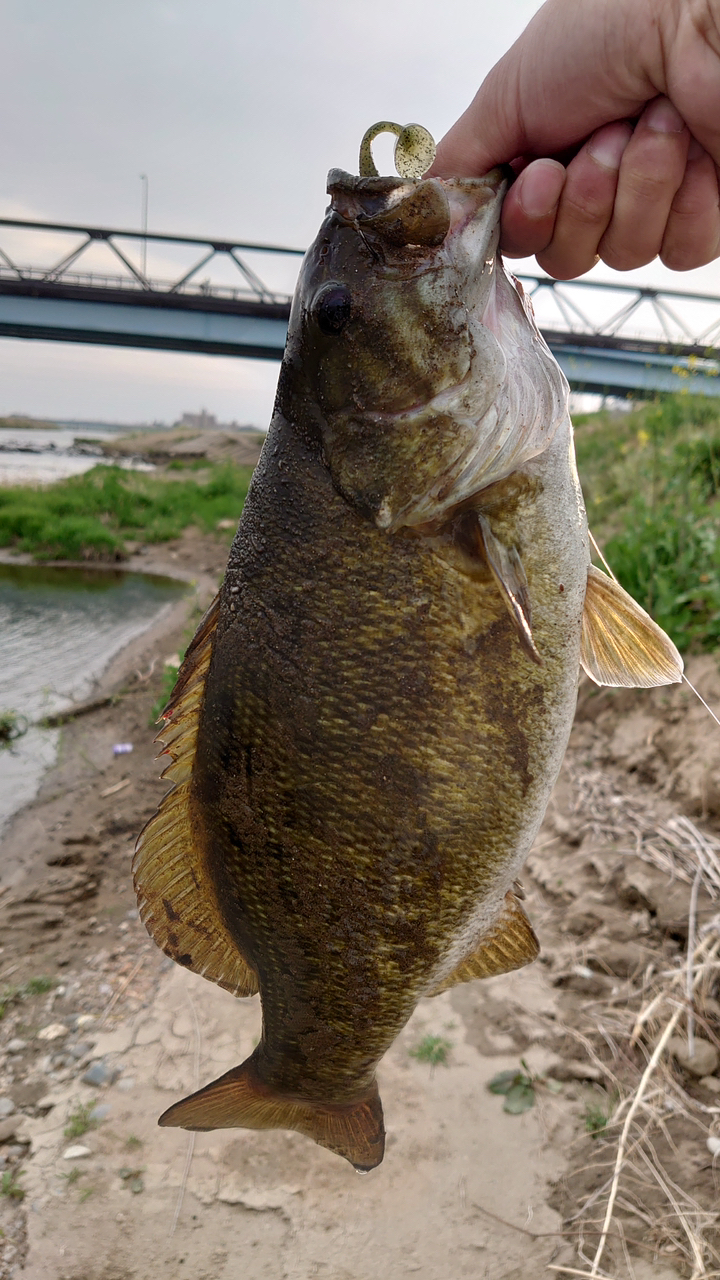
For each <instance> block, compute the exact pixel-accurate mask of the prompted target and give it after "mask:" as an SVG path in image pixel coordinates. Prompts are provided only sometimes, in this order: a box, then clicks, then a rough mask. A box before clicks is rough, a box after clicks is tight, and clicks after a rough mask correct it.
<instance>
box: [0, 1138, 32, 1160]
mask: <svg viewBox="0 0 720 1280" xmlns="http://www.w3.org/2000/svg"><path fill="white" fill-rule="evenodd" d="M29 1146H30V1139H29V1138H23V1137H22V1136H21V1135H20V1134H18V1140H17V1142H14V1143H13V1144H12V1146H10V1147H6V1148H5V1155H6V1156H7V1157H8V1159H9V1160H21V1159H22V1157H23V1156H26V1155H27V1149H28V1147H29Z"/></svg>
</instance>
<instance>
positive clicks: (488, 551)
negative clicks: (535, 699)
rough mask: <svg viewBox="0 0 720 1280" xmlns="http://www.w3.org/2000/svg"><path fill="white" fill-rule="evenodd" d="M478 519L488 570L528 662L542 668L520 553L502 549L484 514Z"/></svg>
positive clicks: (515, 548)
mask: <svg viewBox="0 0 720 1280" xmlns="http://www.w3.org/2000/svg"><path fill="white" fill-rule="evenodd" d="M477 518H478V523H479V525H480V533H481V535H482V541H483V547H484V549H485V559H486V561H487V565H488V568H489V570H490V572H491V573H492V576H493V578H494V579H495V582H496V583H497V586H498V588H499V590H500V594H501V596H502V598H503V600H504V601H505V605H506V607H507V610H508V612H509V614H510V617H511V618H512V620H513V623H514V624H515V630H516V631H517V633H518V637H519V640H520V644H521V645H522V647H523V649H524V651H525V653H526V654H527V656H528V658H530V660H531V662H534V663H536V664H537V666H539V667H541V666H542V665H543V660H542V658H541V656H540V654H539V653H538V651H537V647H536V645H535V641H534V640H533V633H532V605H531V603H530V591H529V589H528V580H527V578H526V576H525V569H524V568H523V562H522V560H521V559H520V553H519V551H518V549H517V547H504V546H503V544H502V542H500V541H499V540H498V538H496V537H495V534H494V533H493V531H492V529H491V528H490V525H489V523H488V521H487V519H486V517H485V516H484V515H482V514H481V513H480V512H478V517H477Z"/></svg>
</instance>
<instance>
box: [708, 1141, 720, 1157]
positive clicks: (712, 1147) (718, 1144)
mask: <svg viewBox="0 0 720 1280" xmlns="http://www.w3.org/2000/svg"><path fill="white" fill-rule="evenodd" d="M706 1145H707V1149H708V1151H709V1152H710V1155H711V1156H720V1138H708V1140H707V1144H706Z"/></svg>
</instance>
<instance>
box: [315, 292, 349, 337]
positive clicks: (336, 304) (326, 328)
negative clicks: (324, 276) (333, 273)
mask: <svg viewBox="0 0 720 1280" xmlns="http://www.w3.org/2000/svg"><path fill="white" fill-rule="evenodd" d="M313 311H314V312H315V318H316V320H317V322H318V325H319V326H320V330H321V332H322V333H327V334H331V335H334V334H338V333H342V331H343V329H344V328H345V325H346V324H347V322H348V320H349V319H350V313H351V311H352V298H351V296H350V291H349V289H346V288H345V286H344V285H343V284H326V285H324V286H323V288H322V289H321V290H320V292H319V294H318V295H317V297H316V299H315V304H314V306H313Z"/></svg>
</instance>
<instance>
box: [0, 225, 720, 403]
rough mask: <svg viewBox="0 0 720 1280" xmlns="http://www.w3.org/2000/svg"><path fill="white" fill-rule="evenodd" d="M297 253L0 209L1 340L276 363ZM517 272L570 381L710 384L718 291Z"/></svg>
mask: <svg viewBox="0 0 720 1280" xmlns="http://www.w3.org/2000/svg"><path fill="white" fill-rule="evenodd" d="M302 252H303V251H302V250H300V249H286V248H282V247H280V246H277V245H260V244H246V243H242V242H240V241H229V240H220V239H205V238H203V237H197V236H175V235H158V234H155V233H153V234H145V233H144V232H138V231H122V230H118V229H112V228H107V227H87V226H73V225H68V224H64V223H48V222H29V221H24V220H18V219H11V218H0V337H14V338H34V339H42V340H52V341H59V342H83V343H96V344H103V345H111V346H125V347H145V348H154V349H156V350H163V351H192V352H204V353H206V354H211V355H225V356H244V357H252V358H256V359H257V358H259V359H268V360H279V359H280V358H281V356H282V353H283V347H284V344H285V335H286V331H287V321H288V316H289V313H290V300H291V296H292V289H293V286H294V283H295V277H296V275H297V268H298V266H299V261H300V258H301V257H302ZM28 264H30V265H28ZM520 278H521V280H522V283H523V286H524V288H525V292H526V293H527V294H529V295H530V297H531V298H532V301H533V305H534V308H535V313H536V316H537V319H538V323H539V325H540V328H541V330H542V332H543V335H544V337H545V339H546V341H547V342H548V344H549V346H550V348H551V350H552V351H553V352H554V354H555V356H556V357H557V359H558V360H559V362H560V364H561V366H562V368H563V369H564V371H565V374H566V376H567V378H568V380H569V382H570V385H571V386H572V387H573V388H574V389H575V390H581V391H593V392H600V393H601V394H605V395H621V396H626V395H632V394H635V395H642V394H643V393H648V392H657V391H694V392H700V393H702V394H705V395H720V297H714V296H712V295H709V294H700V293H689V292H683V291H682V290H671V289H662V288H651V287H644V286H643V287H641V286H637V285H633V284H619V283H615V282H613V283H602V282H599V281H596V280H589V279H583V280H573V281H557V280H553V279H551V278H550V277H549V276H536V275H525V274H523V275H522V276H521V277H520Z"/></svg>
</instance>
